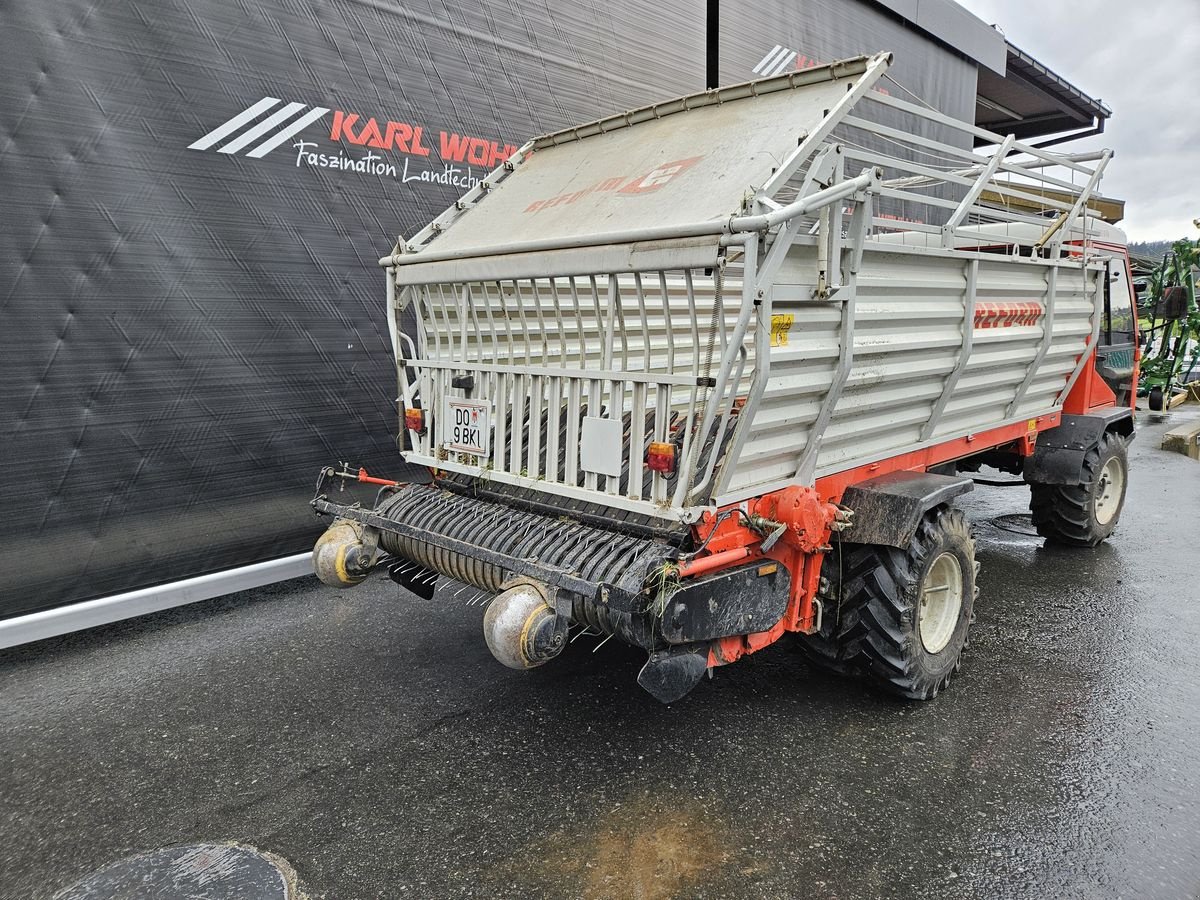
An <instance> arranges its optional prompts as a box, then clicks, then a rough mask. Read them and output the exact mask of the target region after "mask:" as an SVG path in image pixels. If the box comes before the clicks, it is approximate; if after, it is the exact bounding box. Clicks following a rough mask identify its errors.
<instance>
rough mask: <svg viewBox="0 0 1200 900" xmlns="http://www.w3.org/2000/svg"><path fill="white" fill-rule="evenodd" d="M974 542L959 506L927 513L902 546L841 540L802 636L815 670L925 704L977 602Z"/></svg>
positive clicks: (955, 663)
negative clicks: (811, 627)
mask: <svg viewBox="0 0 1200 900" xmlns="http://www.w3.org/2000/svg"><path fill="white" fill-rule="evenodd" d="M977 571H978V567H977V565H976V563H975V540H974V538H973V537H972V536H971V531H970V527H969V526H968V525H967V521H966V518H965V517H964V516H963V514H962V513H961V512H959V511H958V510H955V509H950V508H949V507H945V506H941V507H937V508H935V509H933V510H930V511H929V512H928V513H926V515H925V517H924V518H923V519H922V520H921V524H920V525H919V526H918V528H917V532H916V534H915V535H914V536H913V539H912V543H910V544H909V546H908V547H907V548H905V549H899V548H896V547H882V546H875V545H869V544H842V545H840V547H839V548H835V549H834V550H833V551H830V552H829V553H828V554H827V555H826V558H825V563H824V565H823V568H822V574H823V576H824V577H825V579H826V580H827V581H828V583H829V590H828V592H827V593H828V595H829V596H828V597H826V599H825V603H826V605H827V611H826V612H825V614H824V616H823V621H822V627H821V630H820V632H819V633H818V634H815V635H810V636H807V637H805V638H802V642H801V646H802V647H803V649H804V651H805V653H806V655H807V656H808V657H809V658H810V659H811V660H812V661H813V662H814V663H816V664H818V665H820V666H822V667H823V668H827V669H832V670H834V671H837V672H840V673H854V672H858V673H861V674H863V675H865V676H866V677H867V678H868V679H869V680H871V681H872V682H874V683H875V684H876V685H878V686H879V687H880V688H882V689H883V690H886V691H888V692H890V693H893V694H898V695H899V696H902V697H907V698H910V699H914V700H931V699H933V698H934V697H936V696H937V695H938V693H939V692H940V691H942V690H943V689H944V688H945V687H946V686H947V685H948V684H949V683H950V678H951V676H952V675H953V674H954V673H955V672H957V671H958V670H959V668H960V667H961V664H962V653H963V651H964V650H965V649H966V646H967V633H968V631H969V630H970V627H971V620H972V618H973V610H974V606H975V596H976V593H977V590H976V587H975V580H976V574H977Z"/></svg>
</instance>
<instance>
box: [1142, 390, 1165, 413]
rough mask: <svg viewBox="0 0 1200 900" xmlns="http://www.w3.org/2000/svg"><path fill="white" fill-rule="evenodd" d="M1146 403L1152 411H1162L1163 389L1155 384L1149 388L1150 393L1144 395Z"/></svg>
mask: <svg viewBox="0 0 1200 900" xmlns="http://www.w3.org/2000/svg"><path fill="white" fill-rule="evenodd" d="M1146 405H1147V406H1149V407H1150V409H1151V410H1152V411H1153V412H1162V410H1163V389H1162V388H1160V387H1158V386H1157V385H1155V386H1154V387H1152V388H1150V393H1149V395H1148V396H1147V397H1146Z"/></svg>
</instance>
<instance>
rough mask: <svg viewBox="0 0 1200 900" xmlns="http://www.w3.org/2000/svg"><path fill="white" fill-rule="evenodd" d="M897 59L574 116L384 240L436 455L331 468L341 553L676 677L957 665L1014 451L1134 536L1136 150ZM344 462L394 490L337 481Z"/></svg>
mask: <svg viewBox="0 0 1200 900" xmlns="http://www.w3.org/2000/svg"><path fill="white" fill-rule="evenodd" d="M890 62H891V56H890V54H886V53H880V54H876V55H874V56H871V57H865V56H864V57H857V58H853V59H848V60H842V61H840V62H837V63H834V64H831V65H827V66H822V67H818V68H812V69H808V70H805V71H801V72H794V73H790V74H787V75H782V76H778V77H774V78H768V79H764V80H760V81H754V82H749V83H746V84H740V85H733V86H729V87H724V88H720V89H716V90H710V91H707V92H704V93H699V94H695V95H692V96H687V97H681V98H678V99H674V100H669V101H666V102H663V103H658V104H655V105H652V106H648V107H644V108H641V109H635V110H630V111H627V112H623V113H620V114H618V115H613V116H610V117H608V118H605V119H601V120H598V121H595V122H591V123H587V124H584V125H580V126H578V127H574V128H568V129H565V130H562V131H559V132H556V133H553V134H548V135H545V136H543V137H540V138H537V139H536V140H533V141H531V142H529V143H528V144H526V145H525V146H524V147H522V148H521V149H520V150H518V151H517V152H516V153H515V154H514V155H513V156H512V157H511V158H509V159H508V161H507V162H505V163H504V164H503V165H502V166H501V167H499V168H497V169H496V170H495V171H494V172H492V173H491V174H490V175H489V176H488V177H487V178H486V179H485V180H484V181H483V182H482V183H480V184H479V185H478V186H476V187H475V188H474V189H472V190H471V191H469V192H468V193H467V194H466V195H464V196H463V197H462V199H461V200H459V201H458V202H457V203H455V204H454V206H453V207H451V208H450V209H447V210H446V211H445V212H444V213H443V214H442V215H440V216H439V217H438V218H437V219H435V220H434V221H433V222H431V223H430V224H429V225H428V226H427V227H426V228H425V229H424V230H422V231H421V232H420V233H418V234H417V235H415V236H414V237H412V238H411V239H409V240H403V239H402V240H401V241H400V242H399V243H398V244H397V246H396V247H395V248H394V250H393V252H392V253H391V254H390V255H388V256H387V257H385V258H384V259H382V260H381V261H380V264H381V265H382V266H383V267H384V269H385V270H386V273H387V311H388V316H389V324H390V329H391V337H392V345H393V350H394V355H395V359H396V367H397V373H398V393H399V400H398V405H399V407H400V411H401V418H402V424H403V429H402V431H401V434H400V443H401V447H402V448H407V449H402V455H403V456H404V458H405V459H406V460H407V461H408V462H410V463H415V464H418V465H420V466H424V467H427V468H428V470H429V471H430V473H431V481H430V482H429V483H422V484H415V483H414V484H398V483H395V482H390V481H387V480H386V479H378V478H372V477H370V476H368V475H366V473H365V472H362V471H361V470H359V471H358V472H354V471H353V470H351V469H350V468H348V467H346V466H343V467H342V468H341V469H334V468H329V469H326V470H324V472H323V473H322V476H321V479H320V481H319V483H318V488H317V496H316V498H315V499H314V501H313V507H314V509H315V510H316V511H317V512H318V514H320V515H324V516H330V517H332V519H333V521H332V524H331V525H330V526H329V528H328V530H327V531H326V532H325V534H324V535H323V536H322V537H321V539H320V540H319V542H318V543H317V545H316V547H315V549H314V552H313V553H314V557H313V558H314V566H315V569H316V571H317V574H318V575H319V576H320V577H321V578H322V579H323V580H324V581H325V582H326V583H328V584H331V585H335V586H338V587H348V586H351V585H354V584H357V583H359V582H361V581H362V580H363V579H364V578H365V577H366V576H367V575H368V573H369V572H370V571H372V570H373V569H375V568H383V569H386V570H387V572H388V573H389V574H390V575H391V577H393V578H394V579H395V580H397V581H398V582H399V583H400V584H402V585H404V586H406V587H409V588H410V589H412V590H413V591H414V592H415V593H418V594H420V595H423V596H425V597H427V598H428V597H431V596H432V595H433V590H434V586H435V584H436V582H437V580H438V578H439V577H441V578H447V579H453V580H455V581H458V582H462V583H464V584H466V585H472V586H474V587H475V588H477V589H478V590H480V591H483V592H487V594H490V595H494V596H493V597H492V599H491V600H490V602H489V604H488V606H487V609H486V612H485V614H484V622H483V627H484V637H485V639H486V641H487V644H488V646H489V648H490V649H491V651H492V653H493V654H494V655H495V656H496V658H497V659H498V660H499V661H500V662H502V663H504V664H505V665H507V666H510V667H513V668H519V669H520V668H531V667H535V666H539V665H542V664H543V663H546V662H547V661H549V660H550V659H552V658H553V657H554V656H556V655H557V654H559V653H560V652H561V651H562V650H563V648H564V646H565V645H566V644H567V642H568V637H569V636H570V635H571V633H572V631H571V630H572V629H575V630H576V633H578V631H579V630H584V629H587V630H590V631H591V632H592V633H595V634H598V635H612V636H616V637H618V638H619V639H621V640H624V641H626V642H628V643H630V644H634V645H636V646H638V647H641V648H643V649H645V650H646V651H647V653H648V659H647V662H646V664H645V666H644V667H643V668H642V669H641V671H640V673H639V675H638V682H639V683H640V684H641V685H642V686H643V687H644V688H646V689H647V690H648V691H649V692H650V693H651V694H653V695H654V696H655V697H657V698H658V699H659V700H661V701H663V702H668V703H669V702H673V701H676V700H678V699H680V698H681V697H683V696H684V695H685V694H687V693H688V691H690V690H691V689H692V688H693V687H694V686H695V685H696V684H697V683H698V682H699V681H700V679H701V678H702V677H703V676H704V675H705V674H706V673H709V672H711V670H712V669H713V668H715V667H718V666H722V665H725V664H727V663H732V662H734V661H736V660H738V659H739V658H741V657H743V656H745V655H747V654H751V653H754V652H756V651H758V650H761V649H762V648H764V647H766V646H768V645H770V644H772V643H774V642H775V641H777V640H778V639H780V638H781V637H783V636H784V635H787V634H789V633H793V634H795V635H797V636H798V637H797V640H798V642H799V644H800V646H801V647H802V648H803V650H804V651H805V653H806V654H807V655H808V656H809V658H810V659H812V660H813V661H814V662H816V663H817V664H819V665H822V666H825V667H828V668H830V669H833V670H835V671H838V672H844V673H848V674H857V675H861V676H864V677H866V678H867V679H869V680H870V681H872V682H874V683H875V684H876V685H878V686H880V687H881V688H883V689H885V690H887V691H890V692H893V693H895V694H899V695H901V696H903V697H908V698H914V699H930V698H933V697H935V696H936V695H937V694H938V692H939V691H940V690H942V689H944V688H945V687H946V686H947V684H949V682H950V679H951V676H952V675H953V674H954V673H955V672H956V671H958V669H959V667H960V663H961V657H962V653H963V648H964V647H965V645H966V642H967V632H968V629H969V628H970V625H971V621H972V618H973V607H974V603H975V599H976V595H977V577H978V566H977V564H976V562H975V542H974V539H973V538H972V534H971V530H970V528H969V526H968V524H967V522H966V520H965V518H964V517H963V515H962V514H961V513H960V512H959V511H957V510H955V508H954V507H953V501H954V498H955V497H957V496H959V495H960V494H962V493H964V492H966V491H969V490H971V488H972V487H973V484H974V482H973V480H972V478H971V476H970V474H969V473H971V472H973V471H976V470H978V469H979V467H980V466H981V465H984V464H987V465H990V466H995V467H998V468H1000V469H1002V470H1005V471H1007V472H1010V473H1013V474H1014V475H1020V476H1022V477H1023V478H1024V480H1025V481H1026V482H1028V483H1029V485H1030V489H1031V508H1032V513H1033V522H1034V525H1035V526H1036V528H1037V530H1038V532H1039V533H1040V534H1041V535H1043V536H1044V537H1045V538H1046V539H1047V540H1051V541H1056V542H1059V543H1063V544H1069V545H1078V546H1081V547H1090V546H1094V545H1096V544H1097V543H1099V542H1100V541H1102V540H1104V539H1105V538H1106V537H1108V535H1109V534H1111V533H1112V531H1113V529H1114V528H1115V526H1116V524H1117V519H1118V517H1119V516H1120V512H1121V507H1122V503H1123V500H1124V495H1125V488H1126V483H1127V457H1126V444H1127V442H1128V441H1129V440H1130V439H1131V438H1132V436H1133V418H1132V412H1131V403H1132V397H1133V392H1132V391H1131V390H1130V387H1131V385H1132V384H1133V383H1134V381H1135V377H1136V371H1135V370H1136V367H1137V359H1136V353H1135V349H1134V348H1135V338H1136V335H1135V333H1134V330H1135V327H1136V326H1135V324H1134V316H1133V315H1132V309H1133V307H1132V295H1131V292H1130V277H1129V270H1128V265H1127V257H1126V253H1125V249H1124V238H1123V236H1122V235H1121V233H1120V232H1119V231H1117V230H1116V229H1115V228H1112V227H1111V226H1107V225H1103V224H1102V223H1099V222H1097V221H1095V220H1094V219H1093V218H1091V216H1090V215H1089V207H1088V203H1089V199H1090V198H1092V197H1094V196H1098V193H1097V190H1098V185H1099V182H1100V178H1101V175H1102V173H1103V171H1104V168H1105V166H1106V165H1107V163H1108V161H1109V158H1110V154H1109V153H1108V152H1107V151H1105V152H1102V153H1096V154H1086V155H1085V154H1076V155H1067V154H1062V153H1057V152H1055V153H1052V152H1049V151H1047V150H1045V149H1039V148H1036V147H1032V146H1028V145H1026V144H1023V143H1020V142H1018V141H1016V140H1014V139H1013V138H1012V137H1011V136H1009V137H1005V136H1003V135H999V134H993V133H991V132H988V131H985V130H982V129H980V128H977V127H975V126H973V125H970V124H967V123H964V122H960V121H957V120H954V119H952V118H949V117H947V116H945V115H943V114H941V113H939V112H937V111H936V110H934V109H931V108H929V107H928V106H926V105H924V104H923V103H922V102H921V101H919V100H918V99H917V98H915V97H910V96H909V95H907V94H905V93H904V91H903V90H902V87H901V86H899V85H897V84H895V83H894V82H891V81H890V80H888V79H887V74H886V73H887V69H888V67H889V65H890ZM918 121H919V122H920V123H921V126H922V127H921V128H920V129H918V128H916V127H914V123H916V122H918ZM930 134H935V135H938V138H937V139H935V138H932V137H930V136H929V135H930ZM979 147H990V148H991V149H990V150H988V151H986V152H985V151H982V150H979V149H976V148H979ZM1014 200H1021V201H1024V202H1022V203H1021V204H1020V209H1021V210H1022V211H1020V212H1018V211H1014V209H1013V208H1012V206H1013V203H1012V201H1014ZM1030 201H1033V202H1034V203H1036V204H1037V205H1038V208H1039V209H1041V210H1042V213H1041V214H1040V215H1038V214H1033V213H1030V212H1029V209H1030ZM406 320H407V321H411V322H412V323H414V324H413V327H407V328H406V327H402V325H403V323H404V322H405V321H406ZM964 473H965V474H964ZM338 478H358V479H359V480H365V481H369V482H373V483H376V484H379V485H380V490H379V493H378V495H377V497H376V499H375V502H374V503H373V504H372V505H371V506H370V507H368V506H366V505H361V504H346V503H338V502H335V501H334V500H333V499H331V497H332V496H334V495H333V494H331V493H330V492H328V487H329V486H330V485H331V484H334V483H336V481H337V479H338Z"/></svg>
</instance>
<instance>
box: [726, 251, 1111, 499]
mask: <svg viewBox="0 0 1200 900" xmlns="http://www.w3.org/2000/svg"><path fill="white" fill-rule="evenodd" d="M814 253H815V250H814V249H813V248H811V247H807V246H798V247H796V248H793V250H792V251H791V253H790V255H789V258H788V260H787V262H786V263H785V264H784V267H783V269H782V270H781V272H780V275H779V276H778V278H777V280H776V284H775V287H774V292H773V303H772V312H773V314H774V315H776V316H779V315H785V314H791V315H793V316H794V317H795V321H794V324H793V325H792V327H791V329H790V332H789V334H788V343H787V345H786V346H780V347H775V348H774V349H773V350H772V353H771V375H770V379H769V381H768V383H767V388H766V392H765V394H764V396H763V400H762V403H761V405H760V406H759V408H758V410H757V413H756V415H755V417H754V419H753V422H752V423H750V425H749V427H750V429H751V430H750V434H749V435H748V439H747V442H746V445H745V447H744V449H743V452H742V455H741V456H740V458H739V459H738V461H737V470H736V471H735V472H734V474H733V476H732V479H731V481H730V485H729V489H728V493H729V494H745V493H748V492H752V491H751V490H750V489H751V488H753V487H755V486H761V485H766V484H770V483H772V482H775V481H778V480H780V479H787V478H790V477H792V476H794V475H795V473H796V470H797V467H798V465H799V462H800V458H801V455H802V453H803V451H804V449H805V447H806V446H807V445H808V441H809V438H810V430H811V427H812V425H813V423H814V422H815V421H816V419H817V417H818V415H819V413H820V410H821V407H822V404H823V402H824V400H825V397H826V395H827V392H828V388H829V385H830V384H831V382H832V381H833V378H834V374H835V371H836V366H837V360H838V354H839V350H840V323H841V303H840V302H817V301H814V300H812V299H811V293H812V289H813V286H814V283H815V277H814V273H815V270H816V268H815V259H814ZM971 258H972V257H967V256H963V257H957V256H951V255H934V254H924V253H911V254H906V253H896V252H892V251H890V250H881V249H879V248H869V249H868V250H867V252H866V254H865V257H864V262H863V267H862V271H861V273H860V276H859V281H858V297H857V306H856V315H855V322H854V360H853V366H852V369H851V372H850V375H849V378H848V380H847V382H846V385H845V388H844V390H843V392H842V394H841V397H840V398H839V400H838V402H837V405H836V406H835V408H834V411H833V415H832V418H831V419H830V422H829V425H828V427H827V428H826V429H825V433H824V437H823V440H822V443H821V448H820V452H819V454H818V457H817V472H818V474H825V473H829V472H835V471H841V470H844V469H848V468H853V467H854V466H857V465H862V464H865V463H868V462H871V461H873V460H876V459H880V458H882V457H886V456H890V455H894V454H896V453H900V452H904V451H907V450H911V449H915V448H917V447H919V446H926V445H928V444H931V443H937V442H938V441H939V440H946V439H949V438H951V437H955V436H959V435H962V434H964V433H966V432H970V431H981V430H984V429H986V428H991V427H995V426H997V425H1000V424H1002V423H1003V422H1005V421H1008V420H1012V419H1018V418H1023V417H1031V416H1034V415H1038V414H1043V413H1046V412H1049V411H1052V410H1053V409H1057V408H1059V407H1060V406H1061V398H1060V397H1059V394H1060V393H1061V392H1062V389H1063V388H1064V387H1065V385H1066V382H1067V378H1068V377H1069V376H1070V374H1071V372H1072V371H1073V369H1074V366H1075V362H1076V360H1077V358H1078V357H1079V355H1080V354H1081V353H1082V352H1083V350H1084V348H1085V346H1086V342H1087V340H1088V339H1089V337H1090V335H1091V332H1092V314H1093V309H1094V303H1093V298H1094V296H1095V293H1094V292H1095V290H1096V282H1095V281H1094V277H1095V273H1086V274H1085V273H1084V272H1083V271H1082V270H1080V269H1077V268H1071V267H1060V269H1059V275H1058V285H1057V292H1056V300H1055V315H1054V324H1053V333H1052V339H1051V342H1050V345H1049V347H1048V348H1047V351H1046V354H1045V356H1044V358H1043V359H1042V361H1041V363H1040V365H1039V366H1038V370H1037V372H1036V373H1035V375H1034V377H1033V378H1032V380H1031V381H1030V384H1029V387H1028V389H1027V393H1026V394H1025V396H1024V398H1023V399H1022V401H1021V402H1020V403H1019V404H1018V406H1017V408H1016V410H1015V411H1014V413H1013V414H1012V415H1009V414H1008V412H1007V409H1008V407H1009V405H1010V404H1011V403H1012V401H1013V400H1014V398H1015V397H1016V396H1017V392H1018V390H1019V389H1020V387H1021V385H1022V384H1023V383H1024V382H1025V381H1026V379H1027V376H1028V373H1029V368H1030V366H1031V365H1032V364H1033V363H1034V361H1035V360H1036V358H1037V356H1038V353H1039V348H1040V346H1041V343H1042V339H1043V335H1044V332H1043V327H1044V325H1045V323H1046V321H1047V317H1046V315H1045V314H1044V313H1043V314H1042V315H1041V316H1040V317H1039V318H1038V319H1037V321H1036V322H1035V323H1034V324H1031V325H1019V324H1018V325H1008V326H1005V327H996V328H982V327H980V328H974V334H973V343H974V346H973V351H972V353H971V355H970V358H969V360H968V362H967V365H966V367H965V369H964V371H963V374H962V376H961V378H960V380H959V381H958V383H957V385H956V387H955V390H954V392H953V394H952V395H951V397H950V398H949V400H948V402H947V404H946V406H945V409H944V411H943V414H942V416H941V417H940V419H939V422H938V424H937V426H936V427H935V429H934V430H933V432H932V434H931V435H930V436H929V437H928V439H927V440H925V441H922V439H921V436H922V432H923V430H924V427H925V426H926V424H927V422H928V421H929V419H930V416H931V414H932V413H933V410H934V408H935V405H936V404H937V402H938V400H939V398H940V397H941V395H942V393H943V390H944V389H945V385H946V382H947V378H948V377H949V376H950V375H951V373H952V372H953V371H954V370H955V368H956V365H957V363H958V360H959V355H960V352H961V349H962V346H963V343H964V341H963V323H964V315H965V312H966V306H967V283H968V276H967V272H968V266H969V265H970V260H971ZM1049 269H1050V266H1048V265H1045V264H1039V263H1031V262H1027V261H1022V260H1012V259H1001V258H996V259H989V258H987V257H983V258H982V259H980V261H979V271H978V276H977V304H984V303H1014V302H1029V301H1036V302H1038V303H1041V304H1043V306H1044V305H1045V304H1046V301H1047V294H1048V272H1049ZM972 327H974V323H972Z"/></svg>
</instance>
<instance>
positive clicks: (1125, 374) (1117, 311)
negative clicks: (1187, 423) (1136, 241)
mask: <svg viewBox="0 0 1200 900" xmlns="http://www.w3.org/2000/svg"><path fill="white" fill-rule="evenodd" d="M1107 267H1108V268H1107V273H1106V274H1107V277H1106V278H1105V280H1104V317H1103V320H1102V321H1101V323H1100V340H1099V345H1098V346H1097V348H1096V373H1097V374H1098V375H1099V376H1100V377H1101V378H1103V379H1104V381H1105V383H1106V384H1108V386H1109V387H1110V388H1112V391H1113V393H1114V394H1116V395H1117V405H1118V406H1132V405H1133V397H1134V392H1135V389H1136V386H1135V385H1134V383H1133V376H1134V371H1135V368H1136V367H1135V357H1134V348H1135V346H1136V344H1137V313H1136V307H1135V306H1134V302H1133V296H1134V293H1133V280H1132V279H1131V278H1130V275H1129V263H1128V257H1127V256H1125V254H1124V253H1122V254H1121V255H1120V256H1114V257H1110V258H1109V260H1108V263H1107Z"/></svg>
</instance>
